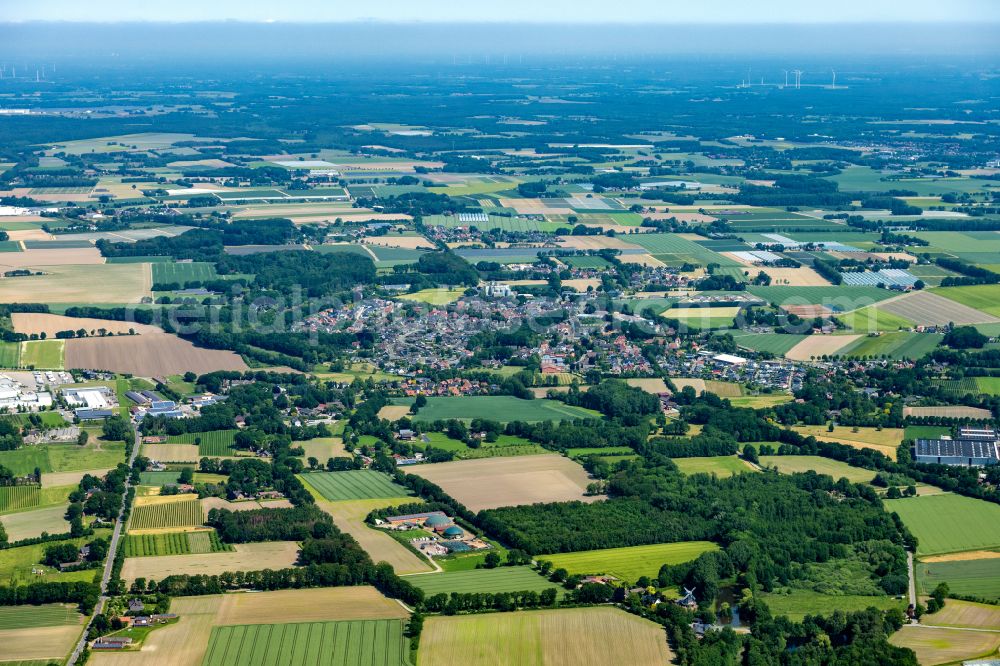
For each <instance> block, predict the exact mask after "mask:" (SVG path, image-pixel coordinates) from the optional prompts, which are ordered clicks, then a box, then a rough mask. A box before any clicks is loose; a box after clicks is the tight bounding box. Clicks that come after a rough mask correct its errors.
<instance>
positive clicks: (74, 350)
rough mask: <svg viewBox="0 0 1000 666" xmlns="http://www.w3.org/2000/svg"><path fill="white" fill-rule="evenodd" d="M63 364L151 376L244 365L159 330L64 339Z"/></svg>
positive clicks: (233, 357) (231, 355)
mask: <svg viewBox="0 0 1000 666" xmlns="http://www.w3.org/2000/svg"><path fill="white" fill-rule="evenodd" d="M22 362H23V359H22ZM66 367H67V368H84V369H86V368H100V369H102V370H111V371H114V372H122V373H128V374H132V375H138V376H140V377H153V376H160V375H162V376H166V375H174V374H179V373H183V372H186V371H188V370H190V369H191V368H197V369H198V370H199V371H201V372H210V371H212V370H245V369H246V367H247V364H246V363H244V362H243V359H242V358H240V356H239V355H238V354H236V353H234V352H231V351H225V350H222V349H206V348H203V347H196V346H195V345H193V344H192V343H191V342H189V341H187V340H182V339H181V338H179V337H177V336H176V335H171V334H169V333H162V334H158V335H134V336H133V335H125V336H115V337H105V338H82V339H80V338H78V339H75V340H68V341H66Z"/></svg>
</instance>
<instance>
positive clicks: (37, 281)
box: [0, 250, 153, 304]
mask: <svg viewBox="0 0 1000 666" xmlns="http://www.w3.org/2000/svg"><path fill="white" fill-rule="evenodd" d="M86 251H87V252H89V250H86ZM96 251H97V250H94V252H96ZM45 252H84V250H45ZM15 254H18V255H21V254H29V253H28V252H5V253H3V256H2V257H0V264H3V262H5V261H6V259H5V257H10V256H11V255H15ZM78 263H79V262H78ZM25 265H29V266H32V267H33V266H35V265H36V264H25ZM0 267H3V266H0ZM3 270H9V269H8V268H3ZM42 270H43V272H44V273H45V275H29V276H23V277H14V278H4V279H3V280H0V303H17V302H23V301H24V295H25V294H26V293H29V294H31V298H32V300H33V301H36V302H41V303H95V304H100V303H138V302H139V301H140V300H141V299H142V298H143V297H144V296H151V295H152V292H150V287H151V286H152V284H153V280H152V274H151V272H150V269H149V264H100V265H97V264H96V263H95V264H94V265H82V266H81V265H72V266H44V267H43V268H42Z"/></svg>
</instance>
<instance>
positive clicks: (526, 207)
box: [500, 199, 573, 215]
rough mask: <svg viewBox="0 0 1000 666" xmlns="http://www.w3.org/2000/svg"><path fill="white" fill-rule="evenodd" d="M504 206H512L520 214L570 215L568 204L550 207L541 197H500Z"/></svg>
mask: <svg viewBox="0 0 1000 666" xmlns="http://www.w3.org/2000/svg"><path fill="white" fill-rule="evenodd" d="M500 205H501V206H503V207H504V208H513V209H514V210H515V211H517V212H518V213H520V214H521V215H572V214H573V209H572V208H570V207H568V206H558V207H555V206H553V207H550V206H549V205H548V204H546V203H545V202H544V201H542V200H541V199H500Z"/></svg>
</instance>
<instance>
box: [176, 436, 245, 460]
mask: <svg viewBox="0 0 1000 666" xmlns="http://www.w3.org/2000/svg"><path fill="white" fill-rule="evenodd" d="M235 437H236V431H235V430H210V431H208V432H188V433H185V434H183V435H173V436H171V437H168V438H167V443H168V444H194V443H195V442H198V455H199V456H234V455H236V451H234V450H233V449H232V448H230V447H231V446H232V444H233V439H234V438H235Z"/></svg>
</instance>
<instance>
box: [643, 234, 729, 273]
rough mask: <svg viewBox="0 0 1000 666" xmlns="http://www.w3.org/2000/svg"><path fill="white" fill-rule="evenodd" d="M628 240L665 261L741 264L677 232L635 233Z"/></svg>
mask: <svg viewBox="0 0 1000 666" xmlns="http://www.w3.org/2000/svg"><path fill="white" fill-rule="evenodd" d="M628 242H629V243H633V244H635V245H639V246H640V247H643V248H646V249H647V250H649V253H650V254H652V255H654V256H656V257H657V258H660V257H661V256H663V257H666V261H664V259H660V261H664V263H674V262H689V263H693V264H698V265H701V266H706V265H708V264H719V265H720V266H740V265H741V264H740V263H739V262H738V261H735V260H733V259H730V258H728V257H724V256H723V255H721V254H719V253H717V252H712V251H711V250H709V249H708V248H707V247H704V246H702V245H699V244H698V243H695V242H694V241H691V240H688V239H686V238H681V237H680V236H679V235H677V234H670V233H654V234H633V235H630V236H629V237H628Z"/></svg>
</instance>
